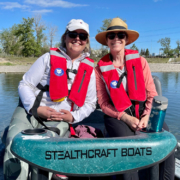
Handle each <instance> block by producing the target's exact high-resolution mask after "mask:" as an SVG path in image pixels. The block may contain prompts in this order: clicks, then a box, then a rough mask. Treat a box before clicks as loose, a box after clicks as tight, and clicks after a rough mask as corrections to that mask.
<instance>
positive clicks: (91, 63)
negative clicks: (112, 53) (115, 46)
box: [81, 59, 94, 67]
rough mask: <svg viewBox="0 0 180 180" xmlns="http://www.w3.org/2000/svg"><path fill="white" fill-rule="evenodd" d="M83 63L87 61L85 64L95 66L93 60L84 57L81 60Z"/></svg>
mask: <svg viewBox="0 0 180 180" xmlns="http://www.w3.org/2000/svg"><path fill="white" fill-rule="evenodd" d="M81 62H82V63H85V64H87V65H89V66H91V67H94V63H93V62H91V61H89V60H88V59H84V60H83V61H81Z"/></svg>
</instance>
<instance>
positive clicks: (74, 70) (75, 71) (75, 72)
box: [66, 69, 77, 79]
mask: <svg viewBox="0 0 180 180" xmlns="http://www.w3.org/2000/svg"><path fill="white" fill-rule="evenodd" d="M69 72H71V73H74V74H77V70H76V69H67V70H66V74H67V77H68V79H70V77H69Z"/></svg>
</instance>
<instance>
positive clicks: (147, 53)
mask: <svg viewBox="0 0 180 180" xmlns="http://www.w3.org/2000/svg"><path fill="white" fill-rule="evenodd" d="M145 55H146V56H149V49H148V48H147V49H146V52H145Z"/></svg>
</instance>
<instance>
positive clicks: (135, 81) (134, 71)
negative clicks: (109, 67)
mask: <svg viewBox="0 0 180 180" xmlns="http://www.w3.org/2000/svg"><path fill="white" fill-rule="evenodd" d="M133 73H134V84H135V89H136V90H137V80H136V70H135V66H133Z"/></svg>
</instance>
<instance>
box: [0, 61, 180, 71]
mask: <svg viewBox="0 0 180 180" xmlns="http://www.w3.org/2000/svg"><path fill="white" fill-rule="evenodd" d="M149 66H150V69H151V72H180V64H170V63H150V64H149ZM30 67H31V65H27V66H21V65H19V66H0V73H25V72H27V71H28V70H29V68H30Z"/></svg>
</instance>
